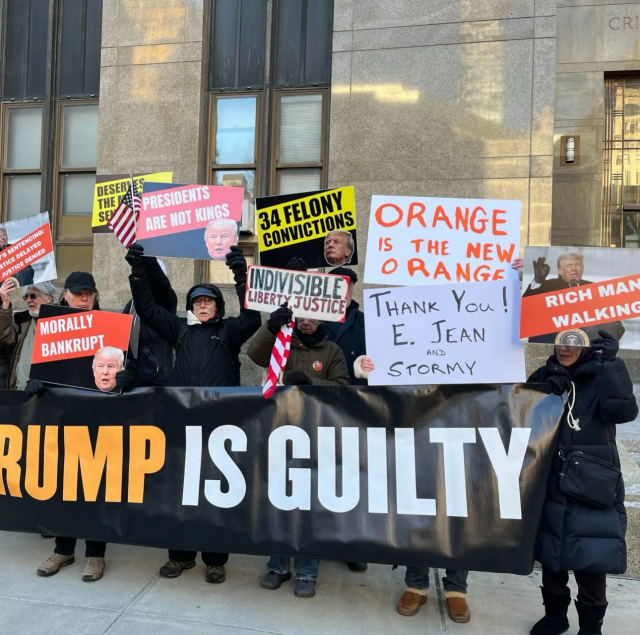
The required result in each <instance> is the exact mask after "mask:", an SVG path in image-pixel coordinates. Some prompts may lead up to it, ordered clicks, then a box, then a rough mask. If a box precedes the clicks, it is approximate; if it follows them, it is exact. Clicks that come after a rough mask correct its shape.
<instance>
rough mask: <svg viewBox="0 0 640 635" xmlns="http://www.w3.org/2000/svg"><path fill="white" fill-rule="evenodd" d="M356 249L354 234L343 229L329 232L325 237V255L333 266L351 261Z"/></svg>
mask: <svg viewBox="0 0 640 635" xmlns="http://www.w3.org/2000/svg"><path fill="white" fill-rule="evenodd" d="M354 251H355V244H354V242H353V236H352V235H351V233H350V232H348V231H344V230H343V229H336V230H335V231H332V232H329V233H328V234H327V235H326V236H325V239H324V257H325V260H326V261H327V262H328V263H329V264H330V265H331V266H333V267H337V266H339V265H346V264H348V263H350V262H351V257H352V256H353V252H354Z"/></svg>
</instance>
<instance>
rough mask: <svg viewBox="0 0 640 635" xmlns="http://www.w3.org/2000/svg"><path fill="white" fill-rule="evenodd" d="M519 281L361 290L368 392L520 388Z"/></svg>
mask: <svg viewBox="0 0 640 635" xmlns="http://www.w3.org/2000/svg"><path fill="white" fill-rule="evenodd" d="M519 295H520V289H519V286H518V282H517V281H516V280H504V281H489V282H486V283H483V284H475V283H471V284H466V283H465V284H448V285H438V286H422V287H399V288H396V287H391V288H386V289H366V290H365V292H364V306H365V312H364V316H365V324H366V338H367V355H368V356H369V357H371V359H372V360H373V362H374V363H375V365H376V369H375V370H374V371H373V372H372V373H371V375H370V376H369V384H370V385H378V386H379V385H405V384H476V383H509V382H514V381H525V379H526V375H525V364H524V345H523V344H522V343H521V342H520V341H519V339H518V324H519V321H520V298H519Z"/></svg>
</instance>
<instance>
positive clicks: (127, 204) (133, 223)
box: [107, 179, 142, 249]
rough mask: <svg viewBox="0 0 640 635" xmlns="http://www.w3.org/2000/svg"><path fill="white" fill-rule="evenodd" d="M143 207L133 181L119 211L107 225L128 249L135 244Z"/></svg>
mask: <svg viewBox="0 0 640 635" xmlns="http://www.w3.org/2000/svg"><path fill="white" fill-rule="evenodd" d="M141 207H142V198H141V197H140V192H138V187H137V186H136V182H135V181H134V180H133V179H131V185H129V189H128V190H127V193H126V194H125V195H124V196H123V197H122V200H121V201H120V205H118V209H116V211H115V212H114V213H113V216H112V217H111V218H110V219H109V222H108V223H107V227H108V228H109V229H110V230H111V231H112V232H113V233H114V234H115V235H116V238H117V239H118V240H119V241H120V242H121V243H122V244H123V245H124V246H125V247H126V248H127V249H129V247H131V245H132V244H133V243H134V242H135V239H136V232H137V231H138V218H139V217H140V209H141Z"/></svg>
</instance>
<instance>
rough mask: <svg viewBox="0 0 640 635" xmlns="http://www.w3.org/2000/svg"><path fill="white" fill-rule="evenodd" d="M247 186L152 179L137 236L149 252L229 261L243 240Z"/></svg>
mask: <svg viewBox="0 0 640 635" xmlns="http://www.w3.org/2000/svg"><path fill="white" fill-rule="evenodd" d="M243 196H244V188H242V187H223V186H216V185H181V184H179V183H172V184H163V183H152V182H150V181H147V182H146V183H145V186H144V193H143V195H142V210H141V212H140V220H139V221H138V232H137V241H138V242H139V243H140V244H141V245H142V246H143V247H144V249H145V253H146V254H147V255H149V256H172V257H175V258H195V259H201V260H225V258H226V256H227V253H229V251H230V248H231V246H232V245H237V244H238V237H239V234H240V220H241V219H242V199H243Z"/></svg>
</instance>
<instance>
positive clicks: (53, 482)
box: [24, 426, 58, 501]
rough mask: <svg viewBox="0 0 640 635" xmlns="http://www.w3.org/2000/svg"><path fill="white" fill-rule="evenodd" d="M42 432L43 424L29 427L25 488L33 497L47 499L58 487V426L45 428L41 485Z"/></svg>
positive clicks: (41, 499) (40, 499)
mask: <svg viewBox="0 0 640 635" xmlns="http://www.w3.org/2000/svg"><path fill="white" fill-rule="evenodd" d="M40 434H41V426H29V427H28V429H27V464H26V468H25V475H24V488H25V490H26V491H27V494H29V496H31V498H35V499H36V500H39V501H46V500H49V499H50V498H51V497H52V496H53V495H54V494H55V493H56V490H57V489H58V426H46V427H45V429H44V453H43V460H42V485H40Z"/></svg>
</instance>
